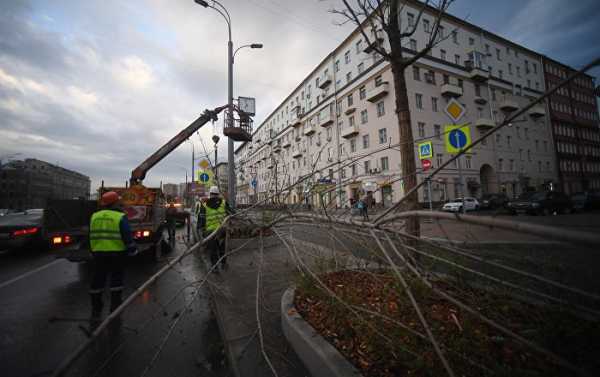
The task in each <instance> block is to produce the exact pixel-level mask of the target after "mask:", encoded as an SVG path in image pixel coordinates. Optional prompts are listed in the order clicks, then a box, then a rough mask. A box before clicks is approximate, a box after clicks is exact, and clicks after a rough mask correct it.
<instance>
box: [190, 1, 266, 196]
mask: <svg viewBox="0 0 600 377" xmlns="http://www.w3.org/2000/svg"><path fill="white" fill-rule="evenodd" d="M194 1H195V2H196V4H198V5H201V6H203V7H204V8H212V9H214V10H215V11H217V12H218V13H219V14H220V15H221V16H223V18H224V19H225V22H227V31H228V33H229V40H228V41H227V88H228V90H227V93H228V94H227V97H228V98H227V108H228V113H227V124H228V126H229V127H233V123H234V121H233V57H234V52H233V42H232V41H231V16H230V15H229V12H228V11H227V9H226V8H225V7H224V6H223V5H222V4H221V3H219V2H218V1H216V0H212V1H211V2H212V4H209V3H208V2H207V1H204V0H194ZM215 5H216V6H215ZM243 47H250V48H262V44H260V43H253V44H250V45H247V46H241V47H240V48H238V49H237V50H235V52H237V51H239V50H240V49H241V48H243ZM233 149H234V148H233V139H232V138H229V140H228V143H227V173H228V177H227V194H228V200H229V205H230V206H231V208H235V170H234V166H233V165H234V155H233Z"/></svg>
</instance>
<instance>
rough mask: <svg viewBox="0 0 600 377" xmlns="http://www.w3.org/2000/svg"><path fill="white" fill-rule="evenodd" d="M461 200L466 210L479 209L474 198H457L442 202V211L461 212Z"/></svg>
mask: <svg viewBox="0 0 600 377" xmlns="http://www.w3.org/2000/svg"><path fill="white" fill-rule="evenodd" d="M463 202H464V205H465V210H466V211H477V210H478V209H479V202H478V201H477V199H475V198H469V197H467V198H464V200H463V198H457V199H454V200H451V201H449V202H448V203H446V204H444V206H443V207H442V211H445V212H463V208H462V207H463Z"/></svg>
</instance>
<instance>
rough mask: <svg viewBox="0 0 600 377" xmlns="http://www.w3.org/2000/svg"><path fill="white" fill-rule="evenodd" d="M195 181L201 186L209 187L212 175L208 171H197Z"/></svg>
mask: <svg viewBox="0 0 600 377" xmlns="http://www.w3.org/2000/svg"><path fill="white" fill-rule="evenodd" d="M196 180H197V181H198V183H199V184H201V185H204V186H211V185H212V182H213V174H212V172H211V171H210V170H199V171H198V176H197V178H196Z"/></svg>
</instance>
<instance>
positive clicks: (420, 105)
mask: <svg viewBox="0 0 600 377" xmlns="http://www.w3.org/2000/svg"><path fill="white" fill-rule="evenodd" d="M415 103H416V105H417V109H420V110H423V95H422V94H419V93H415Z"/></svg>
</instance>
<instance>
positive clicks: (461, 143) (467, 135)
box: [444, 124, 471, 153]
mask: <svg viewBox="0 0 600 377" xmlns="http://www.w3.org/2000/svg"><path fill="white" fill-rule="evenodd" d="M444 135H445V140H446V151H448V152H449V153H459V152H461V151H462V150H464V149H465V148H466V147H468V146H469V145H471V132H470V130H469V125H468V124H463V125H453V124H449V125H446V127H445V128H444Z"/></svg>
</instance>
